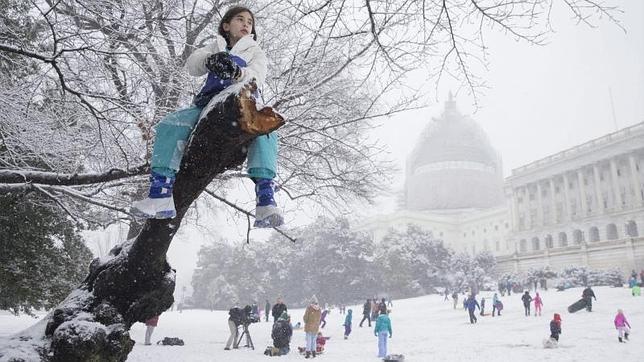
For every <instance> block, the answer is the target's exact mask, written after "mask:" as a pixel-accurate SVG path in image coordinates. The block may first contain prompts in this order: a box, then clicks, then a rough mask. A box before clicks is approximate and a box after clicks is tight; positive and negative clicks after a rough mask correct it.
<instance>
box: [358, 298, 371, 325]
mask: <svg viewBox="0 0 644 362" xmlns="http://www.w3.org/2000/svg"><path fill="white" fill-rule="evenodd" d="M370 315H371V299H367V301H366V302H365V303H364V304H363V305H362V320H361V321H360V325H359V326H360V328H362V323H364V321H365V320H366V321H367V322H369V327H371V317H370Z"/></svg>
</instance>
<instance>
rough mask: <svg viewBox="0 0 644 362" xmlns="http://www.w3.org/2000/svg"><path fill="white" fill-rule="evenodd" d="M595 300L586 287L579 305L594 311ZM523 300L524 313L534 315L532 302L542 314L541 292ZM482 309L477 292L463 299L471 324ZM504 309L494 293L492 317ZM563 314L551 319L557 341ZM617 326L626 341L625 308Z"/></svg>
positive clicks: (455, 294)
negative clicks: (593, 303) (477, 298)
mask: <svg viewBox="0 0 644 362" xmlns="http://www.w3.org/2000/svg"><path fill="white" fill-rule="evenodd" d="M633 273H634V272H633ZM642 276H644V274H642ZM447 295H448V291H447V290H445V296H446V297H445V299H444V300H447ZM458 297H459V295H458V292H456V291H454V292H453V293H452V299H453V302H454V309H456V306H457V304H458ZM593 299H594V300H597V297H596V296H595V292H594V291H593V290H592V288H591V287H586V288H585V289H584V290H583V292H582V299H581V301H580V302H582V305H583V307H579V308H580V309H583V308H585V309H586V310H587V311H588V312H592V302H593ZM521 301H522V303H523V308H524V315H525V316H526V317H527V316H530V315H532V311H531V308H530V306H531V304H532V303H534V316H535V317H538V316H541V311H542V308H543V299H542V297H541V295H540V294H539V292H536V293H535V296H534V298H533V297H532V296H531V295H530V291H527V290H526V291H524V293H523V295H522V296H521ZM477 308H478V309H479V310H480V315H481V316H484V315H485V298H483V297H482V298H481V303H480V304H479V302H478V301H477V300H476V294H474V293H471V294H470V295H469V296H468V297H467V298H464V300H463V309H465V310H467V311H468V314H469V320H470V323H471V324H475V323H477V322H478V320H477V318H476V314H475V313H474V312H475V311H476V309H477ZM502 309H503V303H502V302H501V300H500V299H499V296H498V294H497V293H494V296H493V297H492V317H494V315H495V313H497V312H498V315H499V316H500V315H501V310H502ZM561 322H562V319H561V315H560V314H559V313H554V316H553V319H552V320H551V321H550V338H551V339H552V340H554V341H556V342H558V341H559V335H560V334H561ZM614 324H615V328H616V329H617V331H618V340H619V342H624V341H626V340H628V335H629V333H630V328H631V326H630V324H629V323H628V321H627V320H626V317H625V316H624V312H623V310H621V309H619V310H618V312H617V315H616V316H615V320H614ZM556 342H553V341H544V346H546V347H553V346H554V345H555V344H556Z"/></svg>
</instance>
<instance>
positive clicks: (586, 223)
mask: <svg viewBox="0 0 644 362" xmlns="http://www.w3.org/2000/svg"><path fill="white" fill-rule="evenodd" d="M642 168H644V123H639V124H636V125H633V126H630V127H627V128H624V129H621V130H619V131H617V132H614V133H610V134H607V135H605V136H603V137H600V138H597V139H594V140H591V141H588V142H586V143H583V144H580V145H577V146H575V147H572V148H569V149H566V150H563V151H561V152H559V153H556V154H553V155H550V156H548V157H546V158H543V159H540V160H536V161H534V162H532V163H529V164H527V165H524V166H522V167H519V168H517V169H513V170H512V172H511V175H510V176H509V177H507V178H505V179H504V178H503V172H502V161H501V157H500V155H499V153H498V152H497V151H496V150H495V149H494V148H493V147H492V144H491V143H490V140H489V138H488V137H487V135H486V133H485V131H484V130H483V129H482V128H481V127H480V126H479V125H478V124H477V123H476V122H475V121H474V120H473V119H471V118H470V117H468V116H465V115H462V114H461V113H460V112H459V111H458V109H457V107H456V104H455V102H454V100H453V99H452V97H451V95H450V99H449V100H448V101H447V102H446V104H445V109H444V111H443V113H442V115H441V116H440V117H438V118H434V119H433V120H432V121H431V122H430V124H429V125H427V127H426V128H425V130H424V131H423V132H422V134H421V135H420V137H419V139H418V141H417V143H416V146H415V148H414V150H413V152H412V153H411V154H410V155H409V157H408V159H407V165H406V177H405V190H404V201H403V205H401V208H400V209H399V210H398V211H396V212H394V213H392V214H388V215H380V216H376V217H373V218H370V219H367V220H365V221H363V222H362V223H361V224H360V225H357V226H356V229H358V230H362V231H368V232H369V233H371V235H372V236H373V238H374V239H376V240H381V239H382V238H383V237H384V235H385V234H386V233H387V232H388V230H389V229H390V228H399V229H403V228H405V227H406V226H407V224H416V225H419V226H421V227H423V228H425V229H427V230H431V231H432V233H433V235H434V237H436V238H437V239H441V240H443V241H444V242H445V244H446V245H448V246H449V247H451V248H452V249H454V250H456V251H466V252H468V253H472V254H475V253H478V252H480V251H483V250H487V251H490V252H492V253H493V254H494V255H495V256H496V258H497V263H498V268H499V270H500V271H501V272H510V271H514V272H523V271H526V270H527V269H529V268H531V267H541V266H544V265H549V266H551V267H552V268H553V269H555V270H560V269H561V268H563V267H566V266H570V265H577V266H582V265H583V266H589V267H591V268H596V269H605V268H611V267H620V268H621V270H622V271H623V272H624V273H627V272H630V270H631V269H636V270H640V269H644V237H640V232H644V231H640V230H641V228H642V227H644V186H643V184H642V182H643V181H644V170H642Z"/></svg>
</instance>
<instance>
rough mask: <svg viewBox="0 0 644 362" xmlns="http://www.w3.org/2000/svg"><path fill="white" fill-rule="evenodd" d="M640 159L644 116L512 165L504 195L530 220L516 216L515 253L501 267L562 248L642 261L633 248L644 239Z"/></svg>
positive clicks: (589, 258)
mask: <svg viewBox="0 0 644 362" xmlns="http://www.w3.org/2000/svg"><path fill="white" fill-rule="evenodd" d="M641 166H644V123H642V124H638V125H635V126H632V127H629V128H625V129H623V130H620V131H618V132H615V133H612V134H609V135H606V136H604V137H601V138H598V139H595V140H592V141H590V142H587V143H584V144H581V145H579V146H576V147H573V148H571V149H568V150H565V151H562V152H560V153H558V154H555V155H552V156H549V157H547V158H545V159H542V160H538V161H535V162H533V163H531V164H528V165H526V166H523V167H520V168H518V169H515V170H513V172H512V175H511V176H510V177H508V178H507V179H506V182H505V185H506V186H505V187H506V195H508V196H511V197H512V198H513V200H511V201H510V204H511V205H516V208H517V209H518V210H519V215H524V216H525V219H522V218H521V217H520V216H519V217H518V218H512V221H513V225H512V231H511V235H510V236H509V238H510V239H511V240H512V242H513V243H514V244H515V245H516V252H515V254H514V255H512V256H508V257H505V258H502V259H501V261H502V264H504V266H503V268H505V269H515V268H519V269H521V270H523V269H527V268H528V267H527V265H531V264H532V263H536V262H537V261H538V260H541V261H542V262H544V263H548V262H550V261H551V260H550V258H551V257H552V256H553V255H560V254H561V255H577V254H578V255H577V256H575V258H576V260H577V263H584V264H588V263H591V264H592V263H595V264H601V263H602V262H601V261H598V260H599V259H597V258H600V259H601V257H602V256H601V255H604V257H605V258H606V260H605V262H607V263H608V262H609V259H610V260H611V261H610V263H613V265H614V266H621V267H625V266H626V265H628V266H629V267H630V268H642V267H644V260H643V259H644V257H642V256H641V255H640V254H638V253H639V252H638V251H637V250H635V249H633V248H634V247H633V245H640V244H642V243H644V240H641V238H640V235H641V229H642V228H643V227H644V187H643V185H642V181H641V180H642V176H641V171H640V169H641ZM521 190H523V192H522V191H521ZM535 218H536V220H534V219H535ZM631 239H633V240H636V241H633V242H631V241H630V240H631ZM604 243H609V245H610V247H608V246H607V245H608V244H604ZM637 247H638V248H639V246H637ZM642 247H643V248H644V246H642ZM608 250H610V252H609V251H608ZM616 250H622V251H623V253H621V252H620V253H621V254H620V253H617V252H616ZM546 255H547V256H548V258H546ZM611 255H612V256H611ZM617 255H621V257H617ZM537 256H538V257H537ZM544 258H545V259H544ZM546 259H548V260H546ZM561 260H566V259H565V258H563V259H561ZM571 260H572V259H571Z"/></svg>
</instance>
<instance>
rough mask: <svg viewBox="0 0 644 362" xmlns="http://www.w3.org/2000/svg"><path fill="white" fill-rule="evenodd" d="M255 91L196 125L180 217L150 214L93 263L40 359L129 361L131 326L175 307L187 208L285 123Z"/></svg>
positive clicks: (181, 187)
mask: <svg viewBox="0 0 644 362" xmlns="http://www.w3.org/2000/svg"><path fill="white" fill-rule="evenodd" d="M251 90H252V89H250V87H245V88H243V89H242V90H241V93H240V95H236V94H233V95H230V96H228V97H227V98H226V99H225V100H224V101H222V102H219V103H217V104H215V105H214V106H213V107H212V108H211V109H210V111H209V113H208V116H207V117H206V118H205V119H202V120H201V121H200V122H199V124H198V125H197V126H196V129H195V130H194V131H193V134H192V138H191V140H190V142H189V144H188V146H187V148H186V152H185V155H184V158H183V161H182V164H181V169H180V171H179V173H178V174H177V179H176V183H175V187H174V200H175V206H176V210H177V217H176V218H174V219H167V220H147V222H146V223H145V225H144V226H143V229H142V230H141V233H140V234H139V235H138V236H137V237H136V239H133V240H128V241H125V242H124V243H122V244H121V245H119V246H117V247H115V248H114V249H112V250H111V251H110V255H109V256H108V257H107V258H104V259H103V260H101V259H95V260H94V261H92V263H91V265H90V271H89V275H88V276H87V278H86V279H85V281H84V282H83V283H82V284H81V286H79V287H78V288H77V289H76V290H74V291H72V293H71V294H70V295H69V296H68V297H67V299H66V300H65V301H64V302H62V303H61V304H60V305H59V307H58V308H56V309H55V310H54V312H53V313H51V314H50V315H49V316H48V317H47V318H48V321H47V326H46V329H45V337H46V339H45V341H46V342H47V343H48V344H49V345H47V344H46V345H44V349H42V350H40V351H38V353H39V355H40V356H41V360H50V361H65V362H71V361H125V360H126V358H127V355H128V353H129V352H130V351H131V350H132V347H133V346H134V341H133V340H132V339H130V336H129V329H130V327H131V326H132V324H134V323H136V322H144V321H145V320H147V319H148V318H150V317H153V316H156V315H159V314H161V313H162V312H163V311H165V310H167V309H168V308H170V306H171V305H172V303H173V301H174V298H173V292H174V287H175V271H174V270H173V269H172V268H171V267H170V265H169V264H168V262H167V260H166V252H167V250H168V247H169V246H170V242H171V241H172V238H173V237H174V235H175V233H176V232H177V230H178V229H179V226H180V225H181V220H182V219H183V217H184V215H185V214H186V212H187V210H188V208H189V207H190V205H191V204H192V203H193V201H194V200H195V199H196V198H197V197H198V196H199V195H200V194H201V192H202V191H203V190H204V189H205V188H206V186H207V185H208V184H209V183H210V182H211V181H212V179H213V178H214V177H215V176H216V175H218V174H220V173H222V172H224V171H225V170H227V169H230V168H235V167H238V166H240V165H241V164H242V163H243V162H244V160H245V158H246V149H247V147H248V145H249V144H250V142H251V141H252V140H253V139H254V138H255V137H256V136H257V135H258V134H262V133H268V132H270V131H273V130H275V129H277V128H279V127H280V126H281V125H282V124H283V123H284V120H283V119H282V117H281V116H279V115H278V114H275V113H274V112H273V111H272V110H271V109H270V108H265V109H262V110H261V111H257V110H256V108H255V102H254V100H253V99H252V98H251V97H250V91H251ZM250 132H253V133H250ZM34 342H35V341H34ZM49 342H50V343H49ZM40 347H41V348H43V346H42V345H41V346H40ZM0 357H1V353H0Z"/></svg>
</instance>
